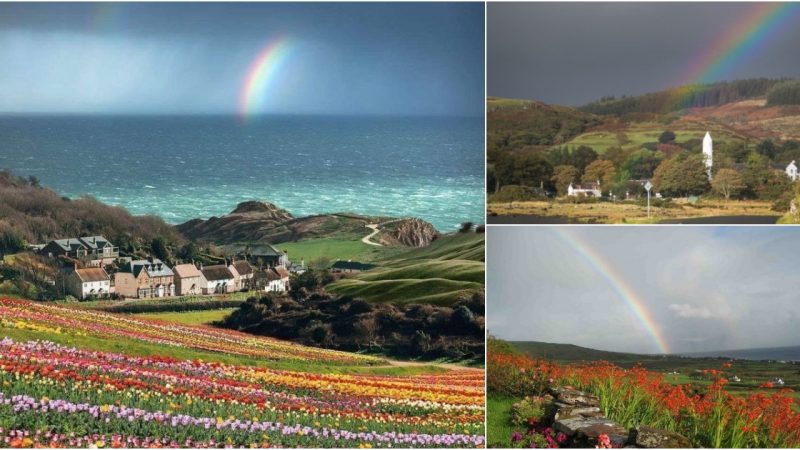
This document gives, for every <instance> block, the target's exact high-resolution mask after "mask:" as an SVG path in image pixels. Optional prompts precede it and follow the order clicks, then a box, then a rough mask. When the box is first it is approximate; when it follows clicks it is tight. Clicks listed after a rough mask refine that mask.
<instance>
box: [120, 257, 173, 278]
mask: <svg viewBox="0 0 800 450" xmlns="http://www.w3.org/2000/svg"><path fill="white" fill-rule="evenodd" d="M142 270H146V271H147V274H148V275H150V276H151V277H171V276H173V275H174V273H173V272H172V269H170V268H169V266H168V265H166V264H164V262H163V261H161V260H160V259H158V258H153V261H152V262H150V261H148V260H146V259H139V260H136V261H131V272H132V273H133V276H135V277H138V276H139V272H141V271H142Z"/></svg>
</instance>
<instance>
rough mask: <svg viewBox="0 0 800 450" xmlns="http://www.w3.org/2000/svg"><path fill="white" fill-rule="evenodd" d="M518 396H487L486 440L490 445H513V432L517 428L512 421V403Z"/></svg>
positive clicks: (504, 446) (501, 446) (503, 446)
mask: <svg viewBox="0 0 800 450" xmlns="http://www.w3.org/2000/svg"><path fill="white" fill-rule="evenodd" d="M517 401H519V399H516V398H509V397H497V396H494V395H489V396H487V397H486V442H487V444H488V446H489V447H500V448H507V447H508V446H509V445H511V434H512V433H514V431H524V430H517V429H516V427H514V425H513V424H512V423H511V405H513V404H514V403H516V402H517Z"/></svg>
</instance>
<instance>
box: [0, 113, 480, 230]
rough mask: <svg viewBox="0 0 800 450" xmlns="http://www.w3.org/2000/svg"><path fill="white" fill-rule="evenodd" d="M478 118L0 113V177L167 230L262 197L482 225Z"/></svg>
mask: <svg viewBox="0 0 800 450" xmlns="http://www.w3.org/2000/svg"><path fill="white" fill-rule="evenodd" d="M483 128H484V123H483V119H482V118H421V117H414V118H410V117H333V116H325V117H323V116H263V117H259V118H255V119H253V120H250V121H249V122H247V123H243V122H241V121H240V120H239V118H237V117H233V116H77V115H76V116H42V115H40V116H2V117H0V168H8V169H11V170H12V171H13V172H14V173H15V174H17V175H22V176H28V175H34V176H36V177H38V178H39V179H40V180H41V183H42V184H43V185H45V186H47V187H50V188H53V189H55V190H56V191H58V192H59V193H61V194H62V195H66V196H69V197H77V196H80V195H85V194H88V195H91V196H94V197H96V198H97V199H99V200H101V201H103V202H106V203H109V204H114V205H120V206H123V207H125V208H127V209H128V210H129V211H131V212H132V213H134V214H157V215H159V216H161V217H163V218H164V220H166V221H168V222H170V223H181V222H184V221H186V220H189V219H192V218H195V217H200V218H207V217H210V216H219V215H223V214H226V213H228V212H229V211H231V210H232V209H233V208H234V207H235V206H236V204H237V203H239V202H241V201H245V200H263V201H269V202H272V203H275V204H277V205H278V206H279V207H282V208H285V209H287V210H289V211H290V212H291V213H292V214H293V215H295V216H304V215H310V214H318V213H325V212H343V211H348V212H354V213H360V214H371V215H388V216H397V217H405V216H414V217H420V218H423V219H425V220H427V221H429V222H431V223H433V224H434V225H435V226H436V227H437V228H438V229H440V230H443V231H450V230H452V229H454V228H455V227H457V226H458V224H459V223H461V222H464V221H467V220H469V221H473V222H476V223H482V222H483V217H484V151H483V145H484V144H483V143H484V131H483Z"/></svg>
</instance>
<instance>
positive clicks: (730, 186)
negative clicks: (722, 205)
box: [711, 169, 745, 200]
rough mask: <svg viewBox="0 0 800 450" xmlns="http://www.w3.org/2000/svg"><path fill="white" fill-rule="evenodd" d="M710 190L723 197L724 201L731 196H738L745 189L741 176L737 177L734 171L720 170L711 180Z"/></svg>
mask: <svg viewBox="0 0 800 450" xmlns="http://www.w3.org/2000/svg"><path fill="white" fill-rule="evenodd" d="M711 188H712V189H713V190H714V192H716V193H718V194H720V195H722V196H724V197H725V200H728V199H730V198H731V196H737V195H739V194H740V193H741V192H742V191H743V190H744V188H745V185H744V181H742V176H741V175H739V172H737V171H736V170H734V169H720V170H718V171H717V173H716V174H715V175H714V179H713V180H711Z"/></svg>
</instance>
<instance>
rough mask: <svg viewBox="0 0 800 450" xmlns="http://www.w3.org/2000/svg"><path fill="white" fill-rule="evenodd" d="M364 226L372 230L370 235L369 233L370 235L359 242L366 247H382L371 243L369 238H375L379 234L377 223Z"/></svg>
mask: <svg viewBox="0 0 800 450" xmlns="http://www.w3.org/2000/svg"><path fill="white" fill-rule="evenodd" d="M365 226H366V227H367V228H369V229H370V230H372V233H370V234H368V235H366V236H364V237H363V238H361V242H363V243H365V244H367V245H374V246H376V247H383V244H379V243H377V242H372V241H371V240H370V238H371V237H372V236H375V235H376V234H378V233H379V232H380V229H379V228H378V224H377V223H370V224H367V225H365Z"/></svg>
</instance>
